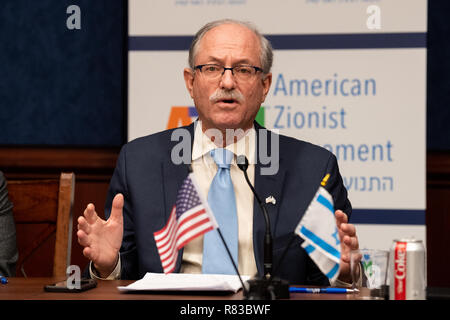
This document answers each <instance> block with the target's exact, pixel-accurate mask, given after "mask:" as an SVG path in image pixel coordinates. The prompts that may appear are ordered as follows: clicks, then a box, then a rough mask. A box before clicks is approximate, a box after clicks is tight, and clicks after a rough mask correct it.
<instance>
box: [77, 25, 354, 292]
mask: <svg viewBox="0 0 450 320" xmlns="http://www.w3.org/2000/svg"><path fill="white" fill-rule="evenodd" d="M272 57H273V54H272V48H271V46H270V43H269V42H268V41H267V39H265V38H264V37H263V36H262V35H261V34H260V33H259V32H258V31H257V30H256V28H254V27H253V26H252V25H251V24H248V23H243V22H239V21H234V20H221V21H215V22H212V23H209V24H207V25H205V26H204V27H203V28H202V29H200V30H199V32H198V33H197V34H196V36H195V37H194V40H193V42H192V45H191V48H190V51H189V64H190V67H189V68H186V69H185V70H184V79H185V83H186V87H187V89H188V92H189V94H190V95H191V97H192V99H193V100H194V104H195V107H196V109H197V111H198V114H199V118H198V121H196V122H195V123H194V124H191V125H190V126H188V127H185V128H182V129H175V130H167V131H163V132H160V133H157V134H153V135H150V136H147V137H143V138H139V139H136V140H134V141H132V142H130V143H127V144H126V145H124V146H123V148H122V150H121V152H120V155H119V159H118V162H117V166H116V169H115V171H114V175H113V177H112V179H111V183H110V188H109V192H108V198H107V205H106V207H107V209H106V212H105V216H106V218H107V220H106V221H104V220H102V219H100V218H99V217H98V215H97V213H96V212H95V207H94V205H93V204H89V205H88V206H87V208H86V210H85V211H84V215H83V216H80V217H79V219H78V229H79V230H78V233H77V236H78V241H79V243H80V244H81V245H82V246H84V249H83V254H84V255H85V256H86V257H87V258H88V259H90V260H91V264H90V267H89V272H90V274H91V276H93V277H98V278H102V279H117V278H122V279H138V278H141V277H142V276H143V275H144V274H145V273H146V272H162V270H163V269H162V266H161V261H160V257H159V254H158V251H157V248H156V245H155V241H154V238H153V233H154V232H155V231H158V230H160V229H161V228H162V227H163V226H164V225H165V224H166V221H167V219H168V218H169V214H170V211H171V209H172V206H173V205H174V203H175V201H176V197H177V191H178V189H179V187H180V186H181V184H182V181H183V180H184V179H185V178H186V176H187V174H188V167H187V165H186V161H184V163H180V161H179V160H180V158H181V159H184V160H186V159H188V162H191V164H192V169H193V172H194V175H195V176H196V179H197V181H198V185H199V189H200V191H201V193H203V194H204V195H205V197H206V195H207V194H208V199H209V191H211V190H210V189H212V187H211V186H212V184H213V182H214V180H213V179H215V175H216V172H218V171H219V167H220V166H221V165H219V164H217V165H216V163H215V162H214V161H216V160H214V161H212V158H213V154H214V151H213V150H216V149H222V148H225V149H227V150H228V151H231V152H232V153H230V154H231V155H232V156H231V157H232V162H231V165H230V166H229V169H228V170H229V171H228V174H229V177H230V178H231V181H232V185H233V189H232V190H233V192H234V195H235V204H233V208H234V211H235V212H236V213H235V214H236V216H237V218H236V220H237V222H236V223H237V226H238V232H237V235H236V237H237V238H238V239H236V241H237V256H236V257H237V259H236V260H237V264H238V268H239V271H240V272H241V273H242V274H246V275H250V276H254V275H256V274H258V275H260V276H262V275H263V241H264V240H263V238H264V230H265V222H264V218H263V215H262V213H261V212H260V208H259V207H258V205H257V203H256V202H255V200H254V197H253V194H252V193H251V190H250V188H249V187H248V185H247V184H246V182H245V178H244V176H243V174H242V172H240V171H239V169H238V168H237V165H236V156H237V155H239V154H244V155H246V156H247V158H249V162H250V166H249V168H248V173H249V177H250V180H251V182H252V183H254V185H255V189H256V192H257V193H258V194H259V195H260V197H261V198H263V199H266V198H268V199H274V200H275V201H272V203H271V204H268V212H269V216H270V224H271V229H272V234H273V239H274V240H273V255H274V266H275V267H276V266H277V265H278V263H279V262H280V256H281V255H282V252H283V251H284V250H285V248H286V247H287V246H288V244H289V243H290V240H291V239H292V237H295V236H294V235H293V231H294V228H295V226H296V225H297V224H298V222H299V221H300V219H301V217H302V215H303V213H304V212H305V210H306V208H307V207H308V204H309V203H310V201H311V200H312V198H313V196H314V194H315V192H316V191H317V188H318V186H319V185H320V182H321V180H322V178H323V177H324V176H325V175H326V174H327V173H329V174H330V178H329V183H328V185H327V189H328V190H329V192H330V193H331V194H332V196H333V200H334V203H335V208H336V209H337V211H336V213H335V215H336V221H337V226H338V229H339V237H340V240H341V252H342V255H341V268H340V273H339V280H340V281H344V282H347V283H348V282H351V279H350V272H349V257H348V255H349V251H350V250H351V249H357V248H358V239H357V237H356V231H355V227H354V226H353V225H352V224H349V223H348V217H349V216H350V214H351V205H350V202H349V201H348V199H347V191H346V190H345V188H344V186H343V183H342V178H341V176H340V174H339V170H338V166H337V162H336V158H335V157H334V155H332V154H331V153H330V152H328V151H327V150H325V149H323V148H320V147H318V146H314V145H312V144H309V143H307V142H303V141H300V140H296V139H293V138H289V137H285V136H279V135H276V134H274V133H272V132H270V131H267V130H266V129H265V128H262V127H260V126H259V125H258V124H257V123H256V122H255V121H254V120H255V117H256V114H257V112H258V110H259V108H260V106H261V103H262V102H263V101H264V100H265V97H266V95H267V93H268V92H269V88H270V85H271V81H272V74H271V73H270V68H271V65H272ZM230 130H231V131H232V132H233V134H229V132H230ZM180 131H181V133H180ZM177 137H178V138H177ZM180 137H184V138H185V139H184V140H188V141H181V142H180ZM186 137H187V138H186ZM181 140H183V139H181ZM183 143H184V145H186V144H187V145H188V146H189V147H188V148H182V152H181V153H180V154H178V156H177V152H174V150H178V148H179V146H180V144H183ZM268 155H270V157H269V159H271V161H270V163H269V166H270V168H268V166H267V161H266V160H267V159H268ZM263 160H264V161H263ZM265 165H266V166H265ZM274 167H275V169H274ZM264 169H268V171H264ZM273 169H274V170H273ZM264 172H265V173H264ZM267 172H270V174H267ZM270 197H271V198H270ZM208 202H209V200H208ZM233 203H234V202H233ZM210 205H213V204H211V203H210ZM213 211H214V210H213ZM230 211H231V209H230ZM220 227H221V229H222V227H223V228H225V227H226V226H224V225H222V226H220ZM207 235H208V233H207V234H205V236H201V237H198V238H196V239H195V240H193V241H191V242H189V243H188V244H187V245H186V246H185V247H184V249H183V250H180V254H179V258H178V261H177V264H176V268H175V272H186V273H200V272H204V270H202V268H203V267H204V265H205V264H206V263H205V261H206V262H207V258H205V254H206V253H205V251H204V250H205V248H206V247H207V246H209V242H208V241H210V240H207ZM295 240H296V241H295V242H294V243H293V244H291V245H290V246H289V248H288V251H287V254H286V255H285V257H284V260H283V261H282V262H281V263H280V267H279V268H277V276H279V277H281V278H283V279H286V280H288V281H290V283H296V284H316V285H328V284H329V282H328V279H327V278H326V277H325V276H324V275H323V274H322V273H321V272H320V271H319V269H318V268H317V267H316V265H315V264H314V263H313V262H312V260H311V259H310V258H309V256H308V255H307V253H306V252H305V251H304V250H303V249H302V247H301V245H300V244H301V241H302V240H301V239H300V238H299V237H296V239H295ZM227 241H228V240H227ZM215 259H219V258H215ZM223 259H224V262H223V263H224V264H225V263H227V262H226V261H225V260H227V259H228V257H223ZM213 271H214V270H213ZM217 273H220V272H217ZM338 284H339V283H338Z"/></svg>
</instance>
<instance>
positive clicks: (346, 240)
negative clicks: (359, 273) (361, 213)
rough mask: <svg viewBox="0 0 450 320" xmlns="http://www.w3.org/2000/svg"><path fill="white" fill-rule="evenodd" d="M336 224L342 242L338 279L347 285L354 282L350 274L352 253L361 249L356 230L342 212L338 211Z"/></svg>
mask: <svg viewBox="0 0 450 320" xmlns="http://www.w3.org/2000/svg"><path fill="white" fill-rule="evenodd" d="M335 216H336V224H337V228H338V231H339V239H340V242H341V262H340V269H339V270H340V271H339V277H338V279H339V280H341V281H344V282H347V283H350V282H351V281H352V279H351V274H350V251H351V250H356V249H358V248H359V242H358V237H357V236H356V228H355V226H354V225H353V224H350V223H348V217H347V215H346V214H345V213H344V212H342V211H341V210H336V212H335Z"/></svg>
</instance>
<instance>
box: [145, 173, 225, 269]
mask: <svg viewBox="0 0 450 320" xmlns="http://www.w3.org/2000/svg"><path fill="white" fill-rule="evenodd" d="M217 227H218V225H217V222H216V219H215V218H214V216H213V215H212V214H211V213H210V210H209V207H208V205H207V202H206V201H202V198H201V196H200V194H199V192H198V188H196V183H195V179H194V176H193V174H192V173H190V174H189V175H188V177H187V178H186V179H185V180H184V181H183V183H182V185H181V188H180V189H179V190H178V194H177V200H176V202H175V205H174V206H173V209H172V211H171V213H170V217H169V220H168V221H167V223H166V225H165V226H164V227H163V228H162V229H161V230H159V231H156V232H155V233H153V236H154V238H155V242H156V247H157V249H158V253H159V256H160V259H161V265H162V267H163V270H164V273H171V272H173V270H174V269H175V265H176V262H177V258H178V250H180V249H181V248H183V247H184V246H185V245H186V244H187V243H188V242H190V241H191V240H193V239H195V238H197V237H198V236H201V235H202V234H205V233H206V232H208V231H211V230H213V229H216V228H217Z"/></svg>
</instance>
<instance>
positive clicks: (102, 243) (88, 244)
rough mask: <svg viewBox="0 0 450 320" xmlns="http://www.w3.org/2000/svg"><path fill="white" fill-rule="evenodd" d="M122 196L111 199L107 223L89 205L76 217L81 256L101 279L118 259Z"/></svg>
mask: <svg viewBox="0 0 450 320" xmlns="http://www.w3.org/2000/svg"><path fill="white" fill-rule="evenodd" d="M123 201H124V200H123V195H122V194H120V193H118V194H116V196H115V197H114V199H113V202H112V208H111V215H110V217H109V219H108V220H107V221H105V220H103V219H101V218H100V217H99V216H98V215H97V213H96V212H95V207H94V205H93V204H92V203H89V204H88V205H87V207H86V210H84V214H83V216H79V217H78V231H77V236H78V242H79V243H80V244H81V245H82V246H83V247H84V249H83V255H84V256H85V257H86V258H88V259H89V260H91V261H92V263H94V267H95V269H96V270H97V271H98V272H99V273H100V276H101V277H102V278H106V277H107V276H109V275H110V274H111V272H112V271H113V270H114V268H115V266H116V264H117V260H118V257H119V249H120V246H121V244H122V236H123Z"/></svg>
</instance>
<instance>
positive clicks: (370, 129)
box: [128, 0, 427, 249]
mask: <svg viewBox="0 0 450 320" xmlns="http://www.w3.org/2000/svg"><path fill="white" fill-rule="evenodd" d="M220 18H235V19H241V20H246V21H251V22H253V23H255V24H256V25H257V26H258V28H259V29H260V31H261V32H262V33H263V34H264V35H266V36H267V38H268V39H269V40H270V41H271V42H272V45H273V47H274V65H273V69H272V74H273V80H272V87H271V90H270V93H269V95H268V97H267V99H266V101H265V103H264V104H263V106H262V107H261V110H260V112H259V114H258V117H257V120H258V122H259V123H260V124H262V125H264V126H265V127H267V128H268V129H277V130H279V132H280V133H282V134H285V135H289V136H293V137H296V138H299V139H302V140H306V141H309V142H312V143H315V144H318V145H321V146H323V147H324V148H327V149H328V150H330V151H331V152H333V153H334V154H335V155H336V157H337V159H338V162H339V166H340V169H341V174H342V176H343V179H344V184H345V186H346V187H347V190H348V191H349V197H350V200H351V202H352V205H353V208H354V212H353V215H352V219H351V222H353V223H355V224H356V226H357V229H358V235H359V238H360V242H361V246H362V247H372V248H383V249H387V248H389V246H390V244H391V242H392V240H393V239H394V238H400V237H415V238H418V239H422V240H424V241H425V238H426V232H425V204H426V199H425V195H426V166H425V159H426V127H425V124H426V32H427V21H426V18H427V1H426V0H415V1H413V0H397V1H388V0H378V1H377V0H303V1H288V0H285V1H275V0H272V1H270V0H153V1H149V0H146V1H142V0H129V62H128V68H129V75H128V77H129V91H128V96H129V99H128V140H132V139H134V138H137V137H140V136H144V135H148V134H150V133H154V132H158V131H161V130H164V129H167V128H173V127H177V126H180V125H185V124H189V123H190V122H191V121H192V120H193V119H195V118H196V116H197V112H196V110H195V108H194V106H193V101H192V100H191V98H190V96H189V94H188V92H187V90H186V88H185V84H184V80H183V69H184V68H185V67H187V65H188V63H187V56H188V48H189V45H190V42H191V40H192V37H193V35H194V34H195V32H196V31H197V30H198V29H199V28H200V27H201V26H203V25H204V24H205V23H207V22H209V21H212V20H216V19H220Z"/></svg>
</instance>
